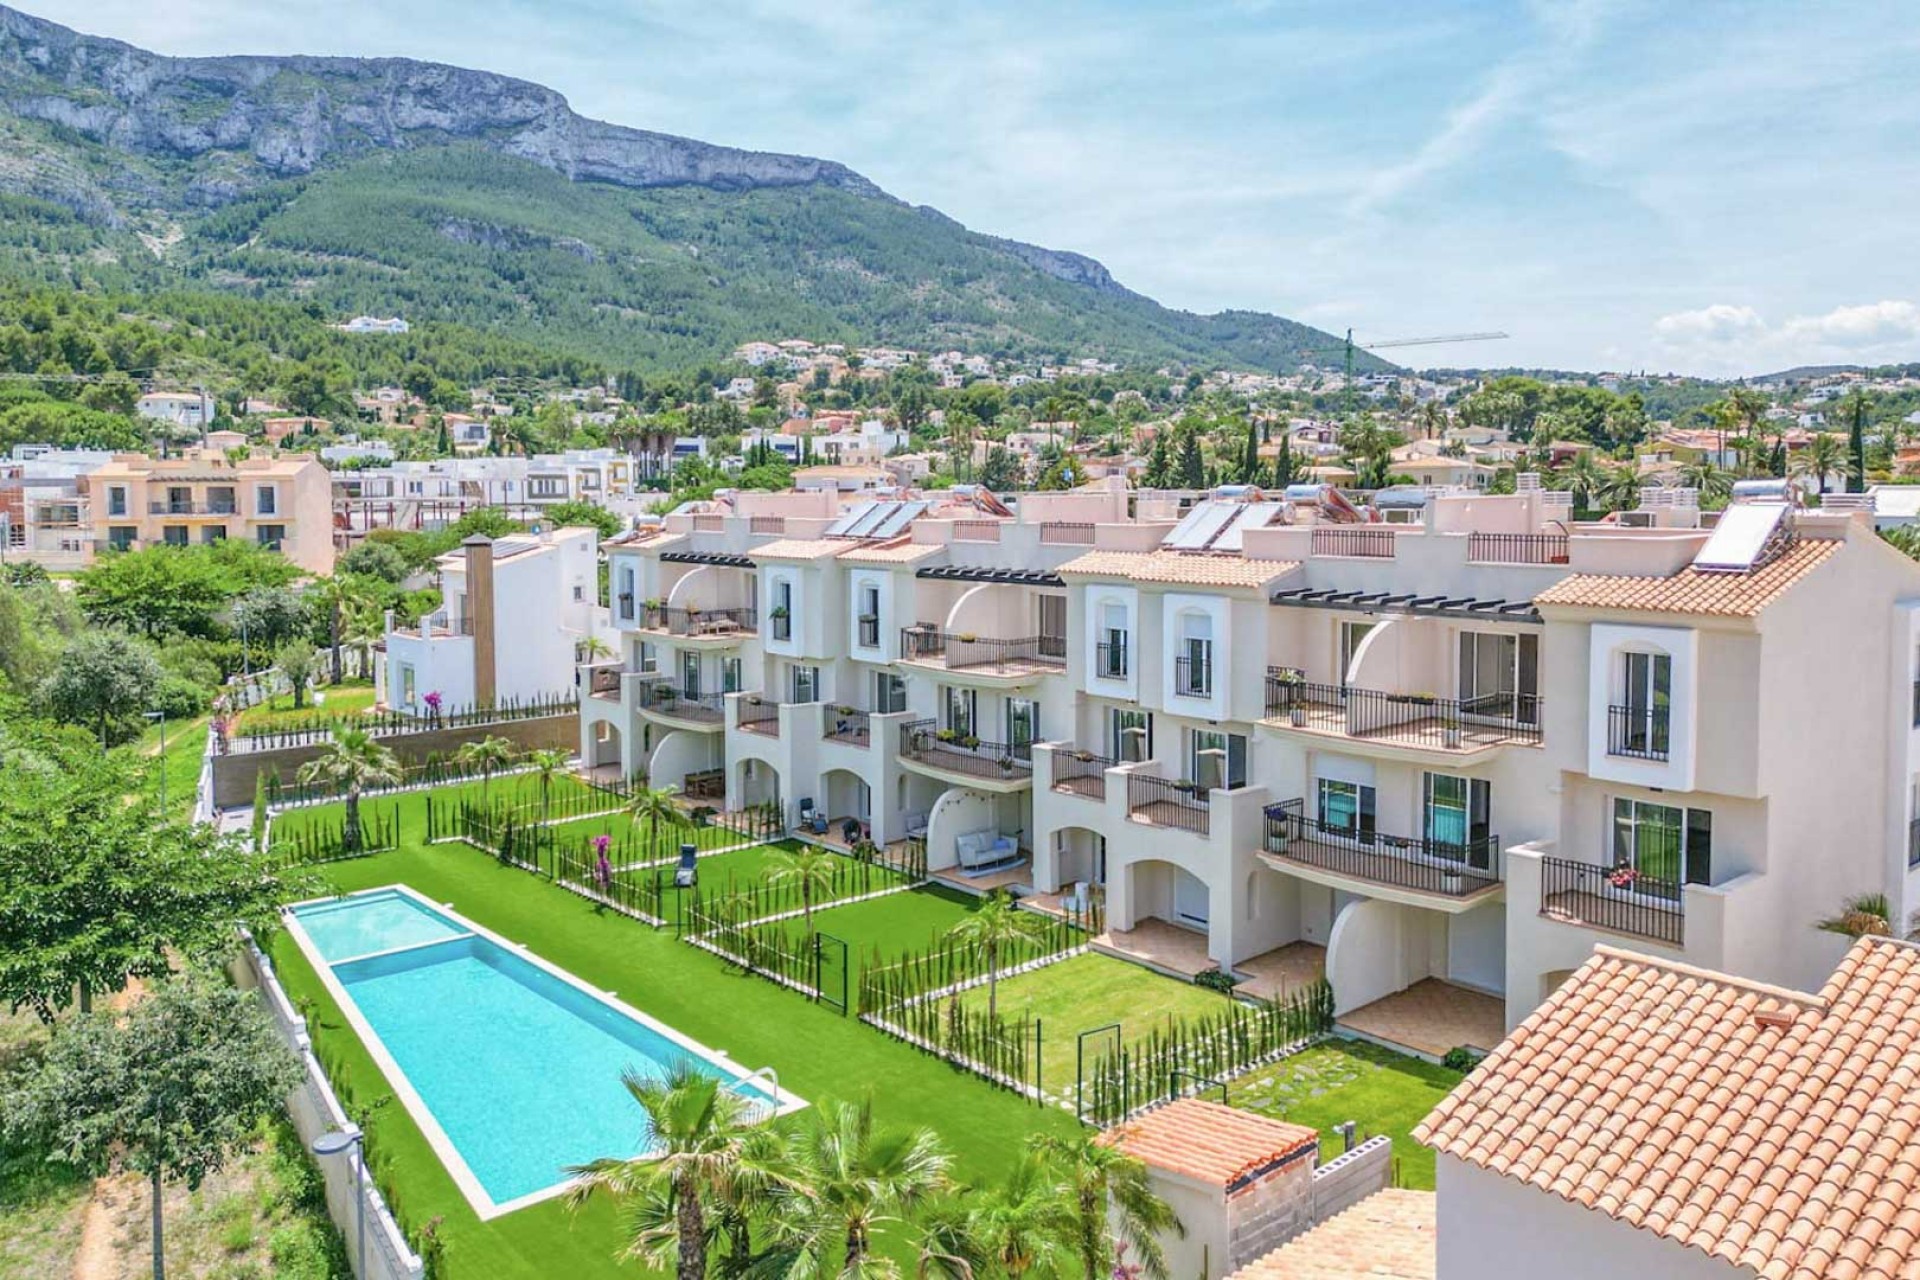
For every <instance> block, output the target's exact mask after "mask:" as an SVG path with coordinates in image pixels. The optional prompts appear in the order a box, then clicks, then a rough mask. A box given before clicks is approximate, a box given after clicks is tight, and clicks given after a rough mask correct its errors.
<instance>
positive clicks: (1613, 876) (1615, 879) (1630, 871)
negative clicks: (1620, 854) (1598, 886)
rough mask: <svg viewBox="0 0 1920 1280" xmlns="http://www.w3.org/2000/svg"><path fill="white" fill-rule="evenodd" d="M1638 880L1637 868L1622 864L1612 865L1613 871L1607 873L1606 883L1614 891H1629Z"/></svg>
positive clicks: (1638, 872) (1638, 871)
mask: <svg viewBox="0 0 1920 1280" xmlns="http://www.w3.org/2000/svg"><path fill="white" fill-rule="evenodd" d="M1639 880H1640V870H1639V868H1637V867H1633V866H1629V865H1628V864H1627V863H1624V862H1620V863H1616V864H1614V868H1613V870H1611V871H1609V872H1607V883H1608V884H1610V885H1612V886H1613V887H1614V888H1616V889H1631V888H1633V886H1634V885H1635V884H1637V883H1638V882H1639Z"/></svg>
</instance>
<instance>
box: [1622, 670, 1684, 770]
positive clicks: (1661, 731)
mask: <svg viewBox="0 0 1920 1280" xmlns="http://www.w3.org/2000/svg"><path fill="white" fill-rule="evenodd" d="M1672 703H1673V659H1672V658H1671V657H1669V656H1668V655H1666V654H1664V653H1625V654H1622V655H1621V662H1620V695H1619V701H1617V702H1615V703H1614V704H1613V705H1612V706H1610V707H1608V708H1607V754H1608V755H1615V756H1629V757H1632V758H1635V759H1640V760H1665V759H1666V758H1667V754H1668V751H1669V750H1670V748H1671V729H1672Z"/></svg>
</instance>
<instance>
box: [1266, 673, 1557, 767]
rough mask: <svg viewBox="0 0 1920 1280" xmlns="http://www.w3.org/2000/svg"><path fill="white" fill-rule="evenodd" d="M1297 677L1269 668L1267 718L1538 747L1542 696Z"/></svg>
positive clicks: (1369, 734)
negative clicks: (1454, 693) (1403, 688)
mask: <svg viewBox="0 0 1920 1280" xmlns="http://www.w3.org/2000/svg"><path fill="white" fill-rule="evenodd" d="M1299 674H1300V673H1299V672H1298V671H1296V670H1294V669H1292V668H1287V667H1269V668H1268V669H1267V715H1268V716H1269V717H1272V718H1276V719H1278V718H1285V719H1286V720H1288V721H1290V722H1291V723H1292V724H1293V727H1294V728H1296V729H1311V730H1314V731H1315V732H1319V733H1328V734H1337V735H1340V736H1342V737H1348V738H1362V739H1368V740H1373V741H1380V742H1388V743H1392V744H1395V745H1398V746H1410V747H1419V748H1422V749H1425V750H1435V751H1467V750H1475V749H1478V748H1481V747H1488V746H1500V745H1503V744H1517V745H1520V746H1532V747H1537V746H1539V745H1540V740H1541V739H1540V709H1541V700H1540V698H1539V696H1538V695H1537V694H1531V693H1489V694H1482V695H1480V696H1479V697H1474V698H1436V697H1432V696H1430V695H1428V694H1424V693H1384V692H1382V691H1380V690H1377V689H1355V688H1342V687H1340V686H1339V685H1333V684H1314V683H1312V682H1311V681H1307V680H1302V679H1300V678H1299Z"/></svg>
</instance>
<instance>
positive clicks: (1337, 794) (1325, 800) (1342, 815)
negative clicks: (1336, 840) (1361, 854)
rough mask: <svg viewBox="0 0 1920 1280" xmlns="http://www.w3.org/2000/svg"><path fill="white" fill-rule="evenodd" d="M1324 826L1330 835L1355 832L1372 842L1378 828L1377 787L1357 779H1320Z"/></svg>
mask: <svg viewBox="0 0 1920 1280" xmlns="http://www.w3.org/2000/svg"><path fill="white" fill-rule="evenodd" d="M1317 799H1318V801H1319V807H1318V809H1317V811H1316V816H1317V817H1318V818H1319V822H1320V830H1322V831H1324V832H1326V833H1328V834H1329V835H1344V836H1353V837H1355V838H1357V839H1360V840H1363V841H1366V842H1367V843H1369V844H1370V843H1372V841H1373V832H1374V812H1373V788H1372V787H1365V786H1361V785H1360V784H1359V783H1357V782H1339V781H1336V780H1335V779H1333V778H1322V779H1320V786H1319V791H1318V795H1317Z"/></svg>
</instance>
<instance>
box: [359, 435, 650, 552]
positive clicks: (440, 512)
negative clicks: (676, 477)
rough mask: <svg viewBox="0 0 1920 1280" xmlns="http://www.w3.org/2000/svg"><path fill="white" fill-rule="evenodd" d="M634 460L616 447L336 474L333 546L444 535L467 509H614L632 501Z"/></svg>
mask: <svg viewBox="0 0 1920 1280" xmlns="http://www.w3.org/2000/svg"><path fill="white" fill-rule="evenodd" d="M637 478H638V477H637V475H636V464H635V460H634V459H633V458H632V457H631V456H629V455H628V454H625V453H622V452H620V451H618V450H615V449H574V450H569V451H568V452H566V453H558V454H537V455H535V456H534V457H531V458H519V457H515V458H435V459H432V460H430V461H424V462H395V463H391V464H390V465H387V466H381V467H362V468H360V469H358V470H353V471H336V472H334V473H333V512H334V529H335V537H336V541H337V542H339V543H340V545H341V546H343V547H345V546H350V545H352V543H353V542H355V541H357V540H358V539H360V538H363V537H365V536H366V534H367V532H368V531H369V530H372V529H443V528H445V527H446V526H447V525H450V524H452V523H453V522H454V521H456V520H458V519H459V518H460V517H461V516H462V515H464V514H466V513H467V512H469V511H473V510H477V509H478V508H481V507H500V508H503V509H505V510H506V511H507V512H508V514H510V515H512V516H513V517H514V518H516V519H520V520H537V519H539V518H540V513H541V511H542V509H544V508H546V507H550V506H553V505H554V504H556V503H561V502H593V503H597V504H599V505H601V506H608V507H618V506H620V505H622V504H625V503H627V502H630V501H631V500H633V499H635V498H636V496H637V495H638V494H639V493H640V490H639V489H638V487H637V484H636V481H637Z"/></svg>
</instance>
